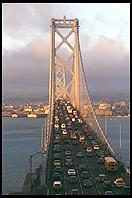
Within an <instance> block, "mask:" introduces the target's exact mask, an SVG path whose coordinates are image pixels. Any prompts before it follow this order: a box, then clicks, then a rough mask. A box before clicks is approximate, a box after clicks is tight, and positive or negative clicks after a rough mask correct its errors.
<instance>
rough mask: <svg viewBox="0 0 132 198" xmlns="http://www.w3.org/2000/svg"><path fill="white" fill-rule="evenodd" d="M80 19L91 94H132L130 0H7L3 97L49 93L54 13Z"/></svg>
mask: <svg viewBox="0 0 132 198" xmlns="http://www.w3.org/2000/svg"><path fill="white" fill-rule="evenodd" d="M64 15H65V16H66V18H68V19H74V18H78V19H79V40H80V46H81V52H82V59H83V66H84V70H85V76H86V80H87V84H88V88H89V93H90V95H92V96H94V95H100V96H101V95H102V96H103V95H107V96H109V95H111V94H129V87H130V74H129V73H130V4H129V3H66V4H65V3H61V4H60V3H3V4H2V22H3V23H2V56H3V61H2V88H3V97H6V98H12V97H14V98H15V97H27V98H28V97H37V98H38V97H41V98H42V97H45V96H47V95H48V84H49V83H48V75H49V61H50V24H51V22H50V20H51V18H56V19H63V17H64Z"/></svg>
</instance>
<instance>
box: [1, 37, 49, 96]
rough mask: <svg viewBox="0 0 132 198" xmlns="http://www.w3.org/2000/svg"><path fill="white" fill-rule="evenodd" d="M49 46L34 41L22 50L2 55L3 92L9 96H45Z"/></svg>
mask: <svg viewBox="0 0 132 198" xmlns="http://www.w3.org/2000/svg"><path fill="white" fill-rule="evenodd" d="M48 69H49V44H48V43H47V41H46V40H44V39H41V40H36V41H34V42H31V43H30V44H29V45H27V46H26V47H24V48H21V49H19V50H14V51H6V53H4V55H3V90H5V91H4V93H5V94H7V95H8V96H9V95H10V94H11V97H12V96H13V95H17V96H21V95H23V94H24V95H26V94H29V95H31V96H32V94H33V95H36V94H37V93H39V94H42V95H44V94H47V92H48V75H49V73H48V72H49V71H48Z"/></svg>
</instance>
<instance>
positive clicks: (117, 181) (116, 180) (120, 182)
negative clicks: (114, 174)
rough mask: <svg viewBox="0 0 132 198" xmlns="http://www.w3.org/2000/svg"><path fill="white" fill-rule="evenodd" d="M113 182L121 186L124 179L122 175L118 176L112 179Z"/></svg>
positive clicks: (123, 184)
mask: <svg viewBox="0 0 132 198" xmlns="http://www.w3.org/2000/svg"><path fill="white" fill-rule="evenodd" d="M114 184H115V185H116V186H117V187H123V186H125V181H124V179H123V178H122V177H119V178H117V179H115V180H114Z"/></svg>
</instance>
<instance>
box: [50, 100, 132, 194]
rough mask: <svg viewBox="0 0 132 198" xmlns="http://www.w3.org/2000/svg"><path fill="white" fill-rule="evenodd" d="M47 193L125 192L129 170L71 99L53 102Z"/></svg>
mask: <svg viewBox="0 0 132 198" xmlns="http://www.w3.org/2000/svg"><path fill="white" fill-rule="evenodd" d="M52 130H53V131H52V133H51V142H50V148H49V149H50V152H49V156H48V160H50V167H48V181H47V183H48V186H49V193H48V194H49V195H50V194H51V195H118V194H119V195H121V194H122V193H123V194H124V195H125V194H127V193H129V183H128V181H127V178H128V174H127V172H126V170H125V169H124V167H123V166H122V165H121V163H120V162H119V161H118V160H116V159H115V158H114V157H113V156H112V155H111V153H110V151H109V150H108V149H107V146H106V145H105V144H104V142H102V141H101V140H100V139H99V137H98V134H96V132H94V131H93V130H92V128H91V127H90V126H88V125H87V124H86V122H85V121H84V119H83V118H82V117H81V115H80V113H79V112H78V111H77V110H76V109H75V108H74V107H73V106H72V104H70V101H67V100H64V99H61V98H60V99H59V100H57V101H56V103H55V105H54V119H53V129H52Z"/></svg>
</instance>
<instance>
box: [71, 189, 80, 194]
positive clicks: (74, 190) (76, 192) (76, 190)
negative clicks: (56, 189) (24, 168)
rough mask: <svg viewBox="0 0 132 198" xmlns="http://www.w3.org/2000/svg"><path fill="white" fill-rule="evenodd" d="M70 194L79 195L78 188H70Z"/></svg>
mask: <svg viewBox="0 0 132 198" xmlns="http://www.w3.org/2000/svg"><path fill="white" fill-rule="evenodd" d="M71 195H79V190H78V189H72V191H71Z"/></svg>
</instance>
